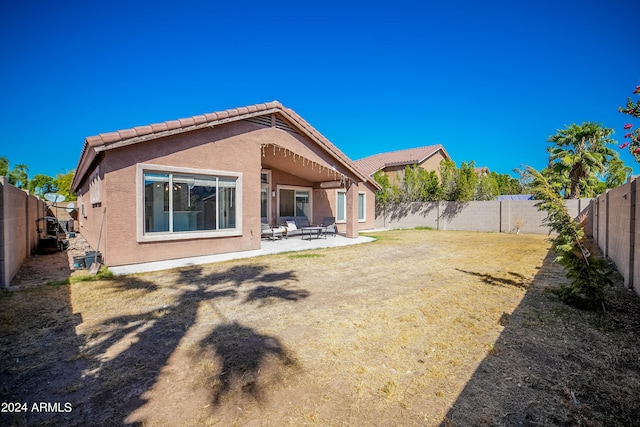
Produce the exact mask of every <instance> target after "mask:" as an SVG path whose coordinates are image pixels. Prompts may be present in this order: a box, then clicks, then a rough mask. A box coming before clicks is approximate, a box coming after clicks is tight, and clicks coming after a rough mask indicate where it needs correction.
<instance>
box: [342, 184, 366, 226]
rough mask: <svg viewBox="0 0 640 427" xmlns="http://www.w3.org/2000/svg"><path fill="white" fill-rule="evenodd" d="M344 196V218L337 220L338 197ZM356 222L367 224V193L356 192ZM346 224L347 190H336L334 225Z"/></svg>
mask: <svg viewBox="0 0 640 427" xmlns="http://www.w3.org/2000/svg"><path fill="white" fill-rule="evenodd" d="M341 194H344V218H343V219H339V217H338V205H339V204H340V202H339V198H340V195H341ZM360 195H362V214H363V217H362V218H360ZM358 222H367V192H366V191H358ZM346 223H347V190H338V191H336V224H346Z"/></svg>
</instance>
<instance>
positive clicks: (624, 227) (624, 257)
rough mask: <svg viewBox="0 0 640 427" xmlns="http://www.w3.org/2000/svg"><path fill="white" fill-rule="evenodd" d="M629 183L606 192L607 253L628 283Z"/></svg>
mask: <svg viewBox="0 0 640 427" xmlns="http://www.w3.org/2000/svg"><path fill="white" fill-rule="evenodd" d="M630 189H631V184H630V183H627V184H625V185H622V186H620V187H616V188H614V189H612V190H610V191H608V192H607V195H606V196H605V197H608V198H609V202H608V204H609V213H608V229H609V239H608V241H609V243H608V250H607V255H608V256H609V258H611V259H612V260H613V261H614V262H615V263H616V267H617V268H618V271H619V272H620V274H622V276H623V277H625V285H627V286H628V285H629V273H630V270H629V266H630V264H629V248H630V246H631V241H630V237H631V229H630V227H631V216H630V213H631V197H629V191H630Z"/></svg>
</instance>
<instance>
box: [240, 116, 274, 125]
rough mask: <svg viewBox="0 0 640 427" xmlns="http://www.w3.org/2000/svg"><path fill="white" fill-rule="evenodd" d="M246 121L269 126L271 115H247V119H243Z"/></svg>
mask: <svg viewBox="0 0 640 427" xmlns="http://www.w3.org/2000/svg"><path fill="white" fill-rule="evenodd" d="M245 120H246V121H248V122H250V123H253V124H256V125H260V126H264V127H267V128H270V127H271V115H268V116H255V117H249V118H248V119H245Z"/></svg>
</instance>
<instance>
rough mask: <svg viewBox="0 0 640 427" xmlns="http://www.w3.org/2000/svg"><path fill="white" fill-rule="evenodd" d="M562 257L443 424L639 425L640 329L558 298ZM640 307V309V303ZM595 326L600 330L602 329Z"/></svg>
mask: <svg viewBox="0 0 640 427" xmlns="http://www.w3.org/2000/svg"><path fill="white" fill-rule="evenodd" d="M554 258H555V254H554V253H553V252H549V253H548V254H547V256H546V258H545V259H544V262H543V265H542V266H541V268H540V269H539V271H538V273H537V274H536V276H535V278H534V279H533V281H532V283H531V284H530V285H529V286H528V287H527V293H526V294H525V296H524V298H523V299H522V301H521V303H520V304H519V305H518V307H517V308H516V309H515V310H514V312H513V313H511V314H507V313H505V314H503V315H502V317H501V318H500V320H499V324H501V325H502V326H504V330H503V331H502V333H501V335H500V337H499V338H498V340H497V341H496V342H495V344H494V346H493V348H492V349H491V350H490V351H489V353H488V355H487V356H486V357H485V358H484V360H483V361H482V362H481V363H480V365H479V366H478V368H477V369H476V371H475V372H474V374H473V376H472V377H471V378H470V380H469V381H468V382H467V384H466V386H465V387H464V389H463V390H462V392H461V393H460V395H459V396H458V398H457V400H456V401H455V403H454V404H453V405H452V407H451V408H450V410H449V411H448V413H447V415H446V417H445V419H444V420H443V421H442V423H441V426H442V427H444V426H472V425H501V426H512V425H524V426H534V425H536V426H538V425H607V426H630V425H637V423H638V420H640V402H639V401H638V399H637V396H638V393H639V392H640V347H639V346H638V343H640V332H639V330H640V328H636V329H635V330H631V331H627V330H622V329H621V328H612V327H611V325H615V322H614V320H615V317H616V314H615V312H614V311H612V310H611V309H610V310H609V311H608V312H607V313H593V312H584V311H580V310H577V309H575V308H572V307H570V306H567V305H565V304H563V303H561V302H560V301H559V300H557V299H556V298H555V297H554V296H553V295H552V294H551V293H550V292H548V289H552V288H554V287H556V286H557V285H558V283H557V282H558V278H560V277H564V272H563V269H562V267H561V266H560V265H558V264H554V263H553V259H554ZM461 271H462V270H461ZM463 272H465V273H468V274H472V275H475V276H478V277H481V278H483V280H485V282H486V283H487V284H489V285H492V286H517V287H523V286H524V284H525V282H524V281H523V280H522V279H523V278H521V277H517V276H518V275H513V273H510V274H511V275H512V277H507V278H500V277H494V276H491V275H486V274H481V273H474V272H466V271H463ZM563 280H564V279H563ZM627 297H628V296H627ZM634 304H635V305H634V307H635V310H639V309H640V301H638V300H637V299H635V301H634ZM594 325H599V326H598V329H597V330H596V331H594Z"/></svg>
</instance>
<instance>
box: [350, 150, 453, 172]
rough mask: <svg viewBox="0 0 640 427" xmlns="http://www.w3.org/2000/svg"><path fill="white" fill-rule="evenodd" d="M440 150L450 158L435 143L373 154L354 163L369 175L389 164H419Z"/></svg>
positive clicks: (446, 155) (447, 155)
mask: <svg viewBox="0 0 640 427" xmlns="http://www.w3.org/2000/svg"><path fill="white" fill-rule="evenodd" d="M440 150H442V152H443V153H444V156H445V158H447V159H450V158H451V157H449V154H447V152H446V151H445V149H444V147H443V146H442V145H440V144H436V145H428V146H426V147H418V148H409V149H406V150H398V151H390V152H387V153H380V154H374V155H373V156H369V157H365V158H364V159H360V160H356V162H355V163H356V165H358V167H359V168H360V169H361V170H362V171H363V172H364V173H366V174H367V175H369V176H371V175H373V174H374V173H376V172H377V171H379V170H380V169H384V168H385V167H389V166H403V165H415V164H420V163H422V162H424V161H425V160H426V159H428V158H429V157H431V156H433V155H434V154H435V153H437V152H438V151H440Z"/></svg>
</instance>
